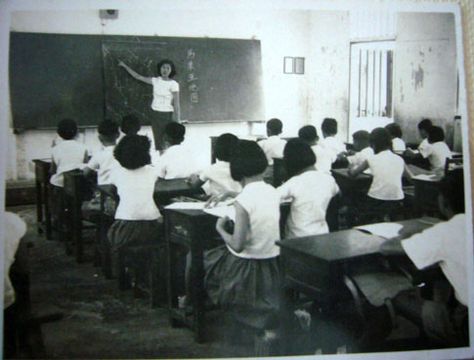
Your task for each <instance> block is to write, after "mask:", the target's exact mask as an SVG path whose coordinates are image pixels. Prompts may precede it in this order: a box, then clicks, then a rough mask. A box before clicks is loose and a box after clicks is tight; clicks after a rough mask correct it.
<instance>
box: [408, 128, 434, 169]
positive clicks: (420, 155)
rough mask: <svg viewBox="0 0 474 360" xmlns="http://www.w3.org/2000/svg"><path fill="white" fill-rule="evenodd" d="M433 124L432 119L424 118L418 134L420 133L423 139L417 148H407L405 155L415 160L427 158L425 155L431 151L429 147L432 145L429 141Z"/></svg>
mask: <svg viewBox="0 0 474 360" xmlns="http://www.w3.org/2000/svg"><path fill="white" fill-rule="evenodd" d="M432 126H433V123H432V122H431V120H430V119H423V120H421V121H420V122H419V123H418V125H417V127H418V134H419V135H420V137H421V139H422V140H421V142H420V144H419V145H418V149H417V150H412V149H410V148H407V149H406V151H405V153H404V154H403V156H404V157H406V158H408V159H413V160H423V159H425V158H426V156H425V155H426V153H427V152H428V151H429V150H428V148H429V147H430V144H429V142H428V131H429V129H430V128H431V127H432Z"/></svg>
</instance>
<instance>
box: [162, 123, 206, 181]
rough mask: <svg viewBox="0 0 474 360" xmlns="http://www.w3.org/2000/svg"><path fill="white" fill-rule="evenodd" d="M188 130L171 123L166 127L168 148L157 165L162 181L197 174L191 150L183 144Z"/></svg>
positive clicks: (180, 125) (165, 136)
mask: <svg viewBox="0 0 474 360" xmlns="http://www.w3.org/2000/svg"><path fill="white" fill-rule="evenodd" d="M185 133H186V128H185V127H184V125H182V124H179V123H176V122H171V123H169V124H168V125H166V127H165V135H164V138H165V143H166V145H167V146H168V147H167V149H166V150H165V152H164V153H163V154H162V155H161V156H160V158H159V159H158V163H157V165H156V168H157V171H158V176H159V177H160V178H162V179H166V180H168V179H177V178H187V177H189V176H191V175H192V174H193V173H194V172H196V170H197V169H196V163H195V161H193V158H194V156H193V155H192V152H191V150H190V149H188V148H187V147H186V146H184V145H183V144H182V142H183V141H184V134H185Z"/></svg>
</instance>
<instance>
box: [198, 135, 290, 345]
mask: <svg viewBox="0 0 474 360" xmlns="http://www.w3.org/2000/svg"><path fill="white" fill-rule="evenodd" d="M267 165H268V164H267V159H266V157H265V154H264V153H263V151H262V149H261V148H260V147H259V146H258V145H257V143H256V142H254V141H248V140H239V142H238V143H237V146H236V147H235V151H234V153H233V155H232V158H231V162H230V172H231V176H232V178H233V179H234V180H236V181H239V182H240V183H241V185H242V187H243V190H242V192H241V193H240V194H239V195H238V196H237V198H236V199H235V202H234V207H235V224H234V229H233V232H229V230H228V226H227V225H228V223H229V219H228V218H220V219H219V220H218V221H217V224H216V229H217V232H218V233H219V234H220V235H221V237H222V239H223V242H224V246H221V247H217V248H215V249H212V250H210V251H208V252H207V253H206V254H205V256H204V268H205V279H204V283H205V287H206V289H207V293H208V295H209V298H210V299H211V301H212V302H213V303H214V304H217V305H221V306H222V307H224V309H226V310H232V311H234V312H235V314H236V316H238V317H239V318H240V319H241V321H242V322H245V323H248V324H249V325H252V326H256V327H262V328H263V329H266V331H265V335H268V336H270V335H271V334H272V329H271V328H274V327H276V324H274V323H273V319H274V315H275V313H276V312H278V311H279V306H280V296H279V295H280V286H281V284H280V282H281V275H280V266H279V253H280V251H279V248H278V246H276V244H275V241H277V240H279V238H280V229H279V218H280V196H279V194H278V192H277V191H276V189H275V188H273V187H272V186H271V185H268V184H266V183H265V182H264V181H263V173H264V171H265V169H266V168H267ZM273 334H274V333H273Z"/></svg>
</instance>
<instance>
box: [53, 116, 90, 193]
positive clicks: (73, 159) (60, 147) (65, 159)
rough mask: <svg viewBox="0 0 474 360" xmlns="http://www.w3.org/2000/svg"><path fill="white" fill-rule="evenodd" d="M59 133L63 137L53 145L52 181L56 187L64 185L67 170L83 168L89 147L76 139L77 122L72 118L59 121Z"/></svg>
mask: <svg viewBox="0 0 474 360" xmlns="http://www.w3.org/2000/svg"><path fill="white" fill-rule="evenodd" d="M57 133H58V135H59V136H60V137H61V139H63V141H61V142H59V143H58V144H57V145H56V146H54V147H53V149H52V151H51V153H52V164H51V172H52V174H53V175H52V176H51V178H50V183H51V184H52V185H54V186H56V187H61V188H62V187H63V186H64V177H63V174H64V173H65V172H66V171H71V170H74V169H81V168H83V167H84V164H85V163H86V162H87V157H88V155H87V149H86V147H85V146H84V144H81V143H80V142H78V141H76V136H77V124H76V122H75V121H74V120H72V119H63V120H61V121H60V122H59V123H58V127H57Z"/></svg>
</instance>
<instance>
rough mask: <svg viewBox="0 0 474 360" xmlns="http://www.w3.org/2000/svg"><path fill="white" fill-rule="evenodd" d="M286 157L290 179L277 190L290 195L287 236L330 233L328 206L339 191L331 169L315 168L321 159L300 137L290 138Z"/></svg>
mask: <svg viewBox="0 0 474 360" xmlns="http://www.w3.org/2000/svg"><path fill="white" fill-rule="evenodd" d="M283 161H284V164H285V167H286V169H287V173H288V176H289V177H290V179H289V180H288V181H286V182H285V183H284V184H283V185H281V186H280V187H279V188H278V189H277V190H278V193H279V194H280V197H281V198H282V199H291V209H290V214H289V215H288V219H287V221H286V227H285V238H295V237H300V236H308V235H319V234H325V233H328V232H329V228H328V224H327V223H326V210H327V208H328V205H329V202H330V201H331V199H332V198H333V197H334V196H335V195H336V194H337V193H338V192H339V187H338V186H337V184H336V181H335V180H334V178H333V177H332V176H331V175H329V174H328V173H326V172H323V171H317V170H316V169H315V163H316V164H317V163H318V161H319V159H317V158H316V156H315V155H314V153H313V151H311V148H310V147H309V145H308V144H306V143H304V142H303V141H301V140H300V139H292V140H289V141H288V143H287V144H286V146H285V150H284V151H283Z"/></svg>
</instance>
